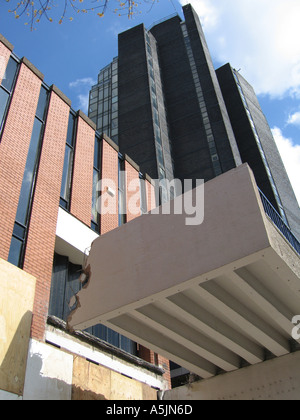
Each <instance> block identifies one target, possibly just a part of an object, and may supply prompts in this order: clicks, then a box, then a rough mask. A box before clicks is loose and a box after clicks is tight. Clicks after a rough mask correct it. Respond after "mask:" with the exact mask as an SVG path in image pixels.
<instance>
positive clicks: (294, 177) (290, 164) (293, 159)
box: [272, 127, 300, 204]
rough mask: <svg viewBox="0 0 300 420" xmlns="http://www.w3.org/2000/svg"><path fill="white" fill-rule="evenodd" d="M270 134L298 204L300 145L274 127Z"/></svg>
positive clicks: (299, 190) (299, 201)
mask: <svg viewBox="0 0 300 420" xmlns="http://www.w3.org/2000/svg"><path fill="white" fill-rule="evenodd" d="M272 133H273V136H274V139H275V142H276V144H277V147H278V150H279V153H280V154H281V158H282V160H283V163H284V166H285V168H286V171H287V173H288V176H289V178H290V181H291V184H292V186H293V189H294V191H295V194H296V197H297V200H298V203H299V204H300V182H299V180H300V145H297V144H294V143H293V141H292V140H291V139H289V138H286V137H284V135H283V134H282V131H281V129H280V128H278V127H274V128H273V129H272Z"/></svg>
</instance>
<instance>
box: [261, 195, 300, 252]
mask: <svg viewBox="0 0 300 420" xmlns="http://www.w3.org/2000/svg"><path fill="white" fill-rule="evenodd" d="M259 193H260V197H261V201H262V203H263V206H264V210H265V212H266V215H267V216H268V217H269V219H271V221H272V222H273V224H274V225H275V226H276V227H277V229H279V230H280V232H281V233H282V235H283V236H284V237H285V239H287V241H288V242H289V243H290V245H291V246H292V247H293V248H294V250H295V251H296V252H297V253H298V254H299V255H300V242H299V241H298V239H297V238H296V236H295V235H294V234H293V233H292V231H291V229H290V228H289V227H288V226H287V225H286V223H285V222H284V221H283V219H282V218H281V216H280V215H279V214H278V212H277V211H276V210H275V209H274V207H273V206H272V204H271V203H270V201H269V200H268V199H267V197H266V196H265V195H264V193H263V192H262V191H261V190H259Z"/></svg>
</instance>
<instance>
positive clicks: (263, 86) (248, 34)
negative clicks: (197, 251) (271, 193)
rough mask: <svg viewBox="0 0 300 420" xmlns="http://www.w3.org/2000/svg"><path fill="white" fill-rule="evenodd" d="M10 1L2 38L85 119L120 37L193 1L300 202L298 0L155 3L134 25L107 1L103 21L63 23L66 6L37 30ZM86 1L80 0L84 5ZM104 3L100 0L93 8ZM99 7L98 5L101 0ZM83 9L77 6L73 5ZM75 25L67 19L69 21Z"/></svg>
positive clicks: (217, 58)
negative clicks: (247, 91)
mask: <svg viewBox="0 0 300 420" xmlns="http://www.w3.org/2000/svg"><path fill="white" fill-rule="evenodd" d="M13 1H15V2H16V0H10V3H9V2H6V1H5V0H0V33H1V34H2V35H3V36H4V37H5V38H7V39H8V40H9V41H10V42H11V43H12V44H13V45H14V47H15V48H14V52H15V54H16V55H17V56H19V57H20V58H21V57H23V56H25V57H26V58H28V59H29V60H30V61H31V62H32V63H33V64H34V65H35V66H36V67H37V68H38V69H39V70H40V71H42V72H43V73H44V75H45V83H47V84H48V85H52V84H55V85H56V86H57V87H58V88H59V89H61V90H62V91H63V92H64V93H65V94H66V95H67V96H68V97H69V98H70V99H71V101H72V107H73V109H74V110H78V109H82V110H83V111H84V112H85V113H87V101H88V92H89V89H90V87H91V86H92V85H93V84H95V83H96V80H97V75H98V73H99V70H100V69H101V68H103V67H104V66H105V65H107V64H109V63H110V62H111V61H112V59H113V58H114V57H115V56H117V55H118V38H117V36H118V33H120V32H123V31H125V30H127V29H129V28H131V27H133V26H136V25H138V24H140V23H144V24H145V27H146V28H150V27H151V26H152V24H153V23H156V22H157V21H159V20H161V19H164V18H167V17H169V16H170V15H172V14H174V13H178V14H179V15H180V16H181V17H182V18H183V14H182V10H181V7H182V5H184V4H187V3H191V4H192V6H193V7H194V8H195V10H196V12H197V13H198V15H199V17H200V20H201V23H202V26H203V30H204V33H205V36H206V39H207V43H208V47H209V49H210V53H211V55H212V59H213V62H214V66H215V68H218V67H220V66H222V65H223V64H225V63H227V62H230V64H231V65H232V66H233V67H234V68H236V69H240V73H241V74H242V75H243V76H244V77H245V78H246V79H247V80H248V82H249V83H250V84H251V85H252V86H253V88H254V90H255V92H256V94H257V95H258V99H259V102H260V104H261V107H262V110H263V112H264V114H265V116H266V118H267V120H268V122H269V125H270V127H271V129H272V132H273V136H274V139H275V141H276V144H277V147H278V149H279V151H280V153H281V156H282V159H283V162H284V164H285V167H286V170H287V172H288V175H289V177H290V180H291V183H292V185H293V188H294V191H295V194H296V197H297V199H298V202H299V203H300V42H299V40H300V25H299V21H300V1H299V0H188V1H187V0H159V1H156V2H155V4H153V5H152V0H146V1H142V2H141V4H140V5H139V6H138V7H137V8H136V10H137V11H139V13H136V14H135V15H134V16H133V17H132V18H131V19H128V17H127V16H126V15H121V16H118V13H117V14H116V13H114V9H115V7H116V4H117V3H118V0H110V5H111V6H110V7H111V8H110V9H108V10H107V11H106V13H105V15H104V17H99V16H97V12H95V11H94V12H89V13H80V14H74V13H72V12H71V10H70V11H68V12H67V18H66V19H65V21H64V22H63V23H62V24H61V25H60V24H58V21H59V19H60V14H61V9H60V7H59V5H60V4H61V3H62V0H56V1H55V3H56V4H57V7H56V8H55V9H53V10H52V11H51V16H52V17H53V22H52V23H50V22H48V21H47V20H45V19H44V20H43V19H42V20H41V22H40V23H39V24H37V25H36V30H34V31H31V30H30V27H29V26H28V25H25V23H26V18H25V17H20V18H19V19H15V18H14V15H13V14H12V13H8V10H9V9H10V8H12V5H13V3H12V2H13ZM89 1H93V0H83V2H81V4H80V5H81V6H82V7H84V5H85V4H87V3H88V2H89ZM97 1H98V4H99V0H95V2H97ZM100 1H101V0H100ZM75 2H77V3H78V4H79V1H78V0H75ZM70 17H71V18H73V20H72V21H71V20H69V18H70Z"/></svg>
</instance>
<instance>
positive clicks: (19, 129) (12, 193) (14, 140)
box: [0, 44, 41, 259]
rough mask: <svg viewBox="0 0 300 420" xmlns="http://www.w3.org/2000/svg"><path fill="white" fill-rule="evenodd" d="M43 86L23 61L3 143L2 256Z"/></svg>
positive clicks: (0, 194)
mask: <svg viewBox="0 0 300 420" xmlns="http://www.w3.org/2000/svg"><path fill="white" fill-rule="evenodd" d="M0 45H1V44H0ZM40 88H41V80H40V79H39V77H37V76H36V75H35V74H34V73H33V72H32V71H31V70H29V68H28V67H27V66H26V65H25V64H24V63H22V64H21V68H20V72H19V76H18V80H17V82H16V86H15V91H14V95H13V97H12V100H11V105H10V109H9V112H8V116H7V120H6V124H5V127H4V131H3V135H2V139H1V143H0V214H1V222H0V223H1V235H0V257H1V258H3V259H7V258H8V254H9V248H10V242H11V237H12V232H13V227H14V222H15V217H16V212H17V208H18V203H19V195H20V190H21V186H22V181H23V175H24V170H25V165H26V160H27V153H28V148H29V144H30V140H31V133H32V129H33V123H34V118H35V112H36V108H37V103H38V99H39V94H40Z"/></svg>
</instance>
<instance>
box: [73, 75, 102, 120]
mask: <svg viewBox="0 0 300 420" xmlns="http://www.w3.org/2000/svg"><path fill="white" fill-rule="evenodd" d="M96 83H97V81H96V80H94V79H93V78H92V77H84V78H81V79H77V80H75V81H74V82H70V83H69V88H70V89H73V90H75V91H76V93H77V101H76V103H75V104H74V106H75V107H76V108H78V109H81V110H82V111H83V112H84V113H85V114H87V113H88V106H89V91H90V89H91V87H92V86H93V85H95V84H96Z"/></svg>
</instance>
